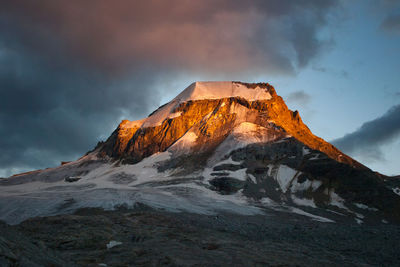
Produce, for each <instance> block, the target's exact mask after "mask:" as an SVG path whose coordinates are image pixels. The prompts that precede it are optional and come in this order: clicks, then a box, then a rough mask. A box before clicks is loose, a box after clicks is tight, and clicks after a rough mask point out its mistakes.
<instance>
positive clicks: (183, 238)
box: [0, 207, 400, 267]
mask: <svg viewBox="0 0 400 267" xmlns="http://www.w3.org/2000/svg"><path fill="white" fill-rule="evenodd" d="M0 236H2V237H3V238H2V239H0V265H1V266H23V267H25V266H26V267H32V266H68V267H71V266H93V267H95V266H96V267H98V266H160V265H162V266H194V265H195V266H310V265H312V266H397V265H398V264H399V262H400V256H399V248H398V240H399V237H400V228H399V227H398V226H396V225H390V224H378V225H376V224H375V225H357V224H356V225H354V224H327V223H326V224H321V223H319V222H315V221H309V220H307V219H306V217H303V218H301V217H298V218H297V217H295V216H294V215H291V214H281V213H277V212H272V213H270V214H269V215H268V216H267V217H266V216H265V215H257V216H239V215H229V214H220V215H218V216H209V215H196V214H189V213H179V214H173V213H168V212H163V211H157V210H151V209H148V208H146V207H137V208H135V209H131V210H124V209H120V210H116V211H102V210H99V209H83V210H79V211H77V212H76V213H75V214H71V215H58V216H53V217H39V218H34V219H30V220H27V221H25V222H23V223H21V224H20V225H16V226H6V225H2V224H0ZM112 241H114V243H113V244H118V245H115V246H112V247H111V246H110V243H111V242H112ZM117 242H118V243H117ZM107 245H108V247H107Z"/></svg>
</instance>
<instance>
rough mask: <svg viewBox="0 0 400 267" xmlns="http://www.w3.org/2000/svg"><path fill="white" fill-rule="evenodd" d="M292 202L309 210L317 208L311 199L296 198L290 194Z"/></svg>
mask: <svg viewBox="0 0 400 267" xmlns="http://www.w3.org/2000/svg"><path fill="white" fill-rule="evenodd" d="M291 197H292V200H293V203H295V204H296V205H299V206H306V207H311V208H316V207H317V206H316V205H315V202H314V200H313V199H308V198H298V197H296V196H295V195H293V194H292V196H291Z"/></svg>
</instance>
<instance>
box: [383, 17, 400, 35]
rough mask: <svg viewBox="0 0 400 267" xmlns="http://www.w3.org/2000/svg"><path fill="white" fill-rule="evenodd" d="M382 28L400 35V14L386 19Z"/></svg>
mask: <svg viewBox="0 0 400 267" xmlns="http://www.w3.org/2000/svg"><path fill="white" fill-rule="evenodd" d="M381 28H382V29H383V30H385V31H387V32H390V33H395V34H400V14H399V15H391V16H388V17H386V18H385V19H384V21H383V22H382V24H381Z"/></svg>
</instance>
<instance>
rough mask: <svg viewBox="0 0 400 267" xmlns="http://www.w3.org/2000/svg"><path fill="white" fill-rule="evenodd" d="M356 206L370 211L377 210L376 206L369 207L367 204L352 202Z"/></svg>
mask: <svg viewBox="0 0 400 267" xmlns="http://www.w3.org/2000/svg"><path fill="white" fill-rule="evenodd" d="M353 204H354V205H355V206H356V207H357V208H359V209H363V210H370V211H378V209H377V208H370V207H368V206H367V205H364V204H361V203H353Z"/></svg>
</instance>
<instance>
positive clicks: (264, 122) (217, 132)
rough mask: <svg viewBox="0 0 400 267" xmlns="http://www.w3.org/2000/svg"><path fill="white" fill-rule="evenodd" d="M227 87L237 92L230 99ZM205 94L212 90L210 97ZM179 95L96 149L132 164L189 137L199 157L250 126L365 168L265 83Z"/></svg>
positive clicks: (195, 88) (206, 85) (213, 85)
mask: <svg viewBox="0 0 400 267" xmlns="http://www.w3.org/2000/svg"><path fill="white" fill-rule="evenodd" d="M221 87H222V88H223V89H221ZM231 88H240V89H239V90H237V91H238V93H237V94H235V93H234V89H231ZM204 91H211V92H212V95H211V96H210V94H207V93H204ZM246 91H248V92H246ZM182 95H184V96H186V97H184V98H183V99H182V97H179V96H178V97H177V98H175V99H174V100H172V101H171V102H169V103H168V104H166V105H164V106H162V107H160V108H159V109H158V110H156V111H155V112H153V113H152V114H150V116H149V117H148V118H147V119H143V120H140V121H127V120H124V121H122V122H121V123H120V125H119V126H118V128H117V129H116V130H115V131H114V132H113V134H112V135H111V136H110V138H109V139H108V140H107V141H106V142H105V143H102V144H100V145H99V147H97V149H98V150H99V152H100V153H103V154H106V155H108V156H111V157H113V158H116V159H121V158H122V159H125V160H127V161H128V162H131V163H135V162H138V161H140V160H142V159H143V158H145V157H148V156H150V155H152V154H154V153H157V152H163V151H166V150H167V149H169V148H171V147H173V146H174V144H176V143H177V142H178V140H180V139H181V138H183V140H182V141H185V139H187V138H188V137H191V138H192V140H191V144H190V150H191V152H204V151H208V150H212V149H214V148H215V147H216V146H218V145H219V144H221V143H222V142H223V141H224V140H225V139H226V138H227V137H228V136H229V135H230V134H231V133H232V132H233V131H234V129H235V128H237V127H238V126H239V125H241V124H243V123H251V124H253V126H256V127H260V129H261V131H262V130H265V129H269V132H270V135H276V138H278V137H279V138H282V137H285V136H292V137H293V138H295V139H297V140H299V141H300V142H302V143H304V144H305V145H307V146H308V147H310V148H312V149H314V150H319V151H321V152H323V153H325V154H326V155H328V156H329V157H330V158H332V159H334V160H336V161H338V162H342V163H346V164H348V165H350V166H353V167H357V168H366V167H365V166H363V165H361V164H360V163H358V162H357V161H355V160H354V159H352V158H350V157H348V156H347V155H345V154H344V153H342V152H341V151H339V150H338V149H337V148H336V147H334V146H333V145H331V144H329V143H328V142H326V141H324V140H323V139H322V138H319V137H317V136H315V135H313V134H312V132H311V131H310V129H309V128H308V127H307V126H306V125H305V124H304V123H303V121H302V120H301V117H300V115H299V113H298V112H297V111H294V112H293V111H291V110H289V109H288V107H287V106H286V104H285V102H284V101H283V99H282V97H280V96H278V95H277V94H276V91H275V89H274V87H273V86H271V85H270V84H268V83H253V84H249V83H242V82H196V83H194V84H192V85H190V86H189V87H188V88H186V89H185V90H184V91H183V92H182V93H181V95H180V96H182ZM188 95H189V96H188ZM198 95H201V96H202V97H201V98H199V97H198ZM249 95H250V96H249ZM186 141H187V140H186ZM187 148H189V147H187ZM171 150H174V149H171ZM175 150H176V149H175Z"/></svg>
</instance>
